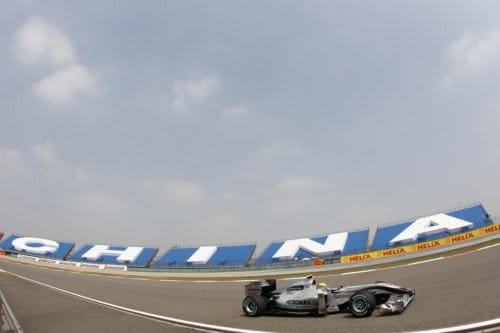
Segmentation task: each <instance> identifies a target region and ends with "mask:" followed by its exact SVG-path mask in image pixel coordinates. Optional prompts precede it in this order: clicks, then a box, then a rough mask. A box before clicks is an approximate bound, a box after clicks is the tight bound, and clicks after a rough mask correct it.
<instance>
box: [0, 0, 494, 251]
mask: <svg viewBox="0 0 500 333" xmlns="http://www.w3.org/2000/svg"><path fill="white" fill-rule="evenodd" d="M0 43H1V45H2V49H1V50H2V52H0V71H1V74H2V75H1V76H0V92H1V98H0V184H1V186H0V230H1V231H4V232H6V233H7V234H9V233H14V232H15V233H18V234H22V235H26V236H38V237H46V238H49V239H54V240H61V241H75V242H77V243H104V244H115V245H120V244H126V245H143V246H159V247H160V248H162V249H167V248H169V247H170V246H172V245H181V246H183V245H185V246H188V245H212V244H215V245H218V244H238V243H248V242H250V243H253V242H257V243H258V244H259V245H265V244H267V243H268V242H269V241H271V240H279V239H287V238H296V237H305V236H314V235H322V234H327V233H332V232H341V231H347V230H353V229H359V228H363V227H375V226H377V225H381V224H387V223H392V222H397V221H401V220H409V219H411V218H412V217H415V216H423V215H426V214H431V213H436V212H439V211H443V210H448V209H452V208H456V207H460V206H462V205H465V204H469V203H473V202H482V203H483V204H484V205H485V208H486V209H487V210H488V211H489V212H490V213H491V214H492V215H494V216H495V215H496V216H499V215H500V200H499V199H498V198H499V196H500V172H499V170H500V152H499V143H500V85H499V84H498V82H500V81H499V80H500V3H499V2H498V1H438V2H437V1H234V0H231V1H210V2H207V1H139V2H138V1H106V2H102V1H37V0H25V1H7V0H5V1H0Z"/></svg>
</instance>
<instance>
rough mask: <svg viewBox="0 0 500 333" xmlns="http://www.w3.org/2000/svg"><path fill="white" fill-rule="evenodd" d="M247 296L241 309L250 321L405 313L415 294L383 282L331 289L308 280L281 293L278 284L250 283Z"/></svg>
mask: <svg viewBox="0 0 500 333" xmlns="http://www.w3.org/2000/svg"><path fill="white" fill-rule="evenodd" d="M245 294H246V297H245V299H244V300H243V304H242V306H243V311H244V312H245V314H246V315H247V316H249V317H257V316H259V315H261V314H264V313H272V312H274V313H297V312H299V313H309V314H314V315H319V316H324V315H326V314H328V313H334V312H348V313H349V312H350V313H351V314H352V315H353V316H354V317H368V316H370V315H371V314H372V312H373V310H375V309H376V308H378V310H379V312H380V314H391V313H401V312H403V311H404V310H405V309H406V307H407V306H408V305H409V304H410V303H411V301H412V300H413V298H414V297H415V290H414V289H408V288H404V287H400V286H397V285H394V284H390V283H385V282H382V281H378V282H374V283H371V284H365V285H358V286H340V287H338V288H330V287H328V286H327V285H326V284H325V283H318V284H316V280H315V279H314V278H313V277H312V276H308V277H306V278H305V279H302V280H299V281H296V282H293V283H292V284H290V285H288V286H287V287H284V288H281V289H276V280H265V281H255V282H251V283H249V284H247V285H246V286H245Z"/></svg>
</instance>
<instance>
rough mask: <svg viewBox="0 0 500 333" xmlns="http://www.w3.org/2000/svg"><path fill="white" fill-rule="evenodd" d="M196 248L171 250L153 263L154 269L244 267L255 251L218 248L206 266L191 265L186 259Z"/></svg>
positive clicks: (243, 247)
mask: <svg viewBox="0 0 500 333" xmlns="http://www.w3.org/2000/svg"><path fill="white" fill-rule="evenodd" d="M198 249H199V248H198V247H189V248H171V249H170V250H169V251H168V252H167V253H165V254H164V255H163V256H162V257H161V258H159V259H158V260H157V261H156V262H154V263H153V266H155V267H172V266H173V267H192V266H196V267H199V266H202V267H203V266H245V265H246V264H247V263H248V260H249V259H250V257H251V256H252V254H253V251H254V250H255V245H254V244H252V245H233V246H218V247H217V250H216V251H215V252H214V253H213V255H212V256H211V257H210V259H209V260H208V261H207V262H206V264H193V263H191V262H188V259H189V258H190V257H191V256H192V255H193V254H194V253H195V252H196V251H197V250H198Z"/></svg>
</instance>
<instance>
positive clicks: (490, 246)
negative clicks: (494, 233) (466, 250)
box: [476, 243, 500, 251]
mask: <svg viewBox="0 0 500 333" xmlns="http://www.w3.org/2000/svg"><path fill="white" fill-rule="evenodd" d="M498 245H500V243H496V244H493V245H488V246H484V247H480V248H479V249H476V251H482V250H486V249H490V248H492V247H495V246H498Z"/></svg>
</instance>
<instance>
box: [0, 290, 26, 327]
mask: <svg viewBox="0 0 500 333" xmlns="http://www.w3.org/2000/svg"><path fill="white" fill-rule="evenodd" d="M0 333H24V331H23V328H22V327H21V325H19V322H18V321H17V319H16V316H14V312H12V309H11V308H10V306H9V304H8V303H7V300H6V299H5V296H4V295H3V293H2V292H1V291H0Z"/></svg>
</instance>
